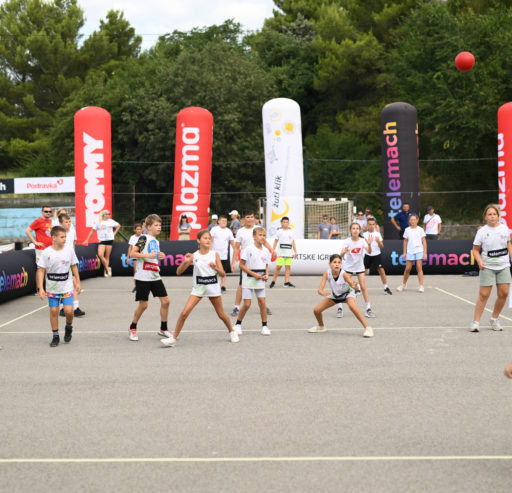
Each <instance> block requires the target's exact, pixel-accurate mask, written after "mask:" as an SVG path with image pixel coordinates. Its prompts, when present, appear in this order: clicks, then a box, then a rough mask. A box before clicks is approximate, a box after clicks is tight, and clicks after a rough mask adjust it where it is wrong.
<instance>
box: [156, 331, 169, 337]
mask: <svg viewBox="0 0 512 493" xmlns="http://www.w3.org/2000/svg"><path fill="white" fill-rule="evenodd" d="M158 335H159V336H162V337H172V334H171V333H170V332H169V331H168V330H162V329H160V330H159V331H158Z"/></svg>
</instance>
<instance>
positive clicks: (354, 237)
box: [341, 223, 375, 318]
mask: <svg viewBox="0 0 512 493" xmlns="http://www.w3.org/2000/svg"><path fill="white" fill-rule="evenodd" d="M360 234H361V226H360V225H359V224H358V223H352V224H351V225H350V236H349V237H348V238H347V239H346V240H343V249H342V251H341V258H342V259H343V271H344V272H346V273H347V274H349V275H351V276H357V280H358V281H359V285H360V286H361V292H362V293H363V298H364V302H365V304H366V313H365V316H366V317H368V318H375V313H373V311H372V308H371V305H370V295H369V294H368V289H367V288H366V280H365V268H364V256H365V253H372V246H371V245H372V242H373V236H372V235H368V238H367V240H365V239H364V238H361V236H360ZM367 241H368V243H367Z"/></svg>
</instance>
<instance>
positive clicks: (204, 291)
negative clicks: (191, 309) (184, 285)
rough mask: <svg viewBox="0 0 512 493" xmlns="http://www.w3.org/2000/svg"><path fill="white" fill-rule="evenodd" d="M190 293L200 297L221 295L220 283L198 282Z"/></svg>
mask: <svg viewBox="0 0 512 493" xmlns="http://www.w3.org/2000/svg"><path fill="white" fill-rule="evenodd" d="M190 294H193V295H194V296H198V297H200V298H215V296H220V284H219V283H218V282H216V283H215V284H196V285H195V286H194V287H193V288H192V292H191V293H190Z"/></svg>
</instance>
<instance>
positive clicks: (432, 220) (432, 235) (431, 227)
mask: <svg viewBox="0 0 512 493" xmlns="http://www.w3.org/2000/svg"><path fill="white" fill-rule="evenodd" d="M442 222H443V221H441V218H440V217H439V214H436V211H435V210H434V207H432V206H431V205H429V206H428V207H427V214H425V217H424V219H423V229H424V230H425V233H426V235H427V240H438V239H439V235H440V234H441V228H442V224H441V223H442Z"/></svg>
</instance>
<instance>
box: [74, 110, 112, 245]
mask: <svg viewBox="0 0 512 493" xmlns="http://www.w3.org/2000/svg"><path fill="white" fill-rule="evenodd" d="M105 209H108V210H109V211H110V212H112V151H111V131H110V114H109V112H108V111H106V110H104V109H103V108H98V107H95V106H88V107H87V108H82V109H81V110H78V111H77V112H76V113H75V214H76V224H75V226H76V237H77V241H76V242H77V244H78V243H82V242H84V241H85V239H86V238H87V234H88V233H89V231H90V229H91V228H92V227H93V225H94V223H95V222H97V220H98V214H99V213H100V212H101V211H102V210H105ZM90 241H91V242H95V241H98V238H97V236H96V232H94V234H93V235H92V236H91V240H90Z"/></svg>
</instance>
